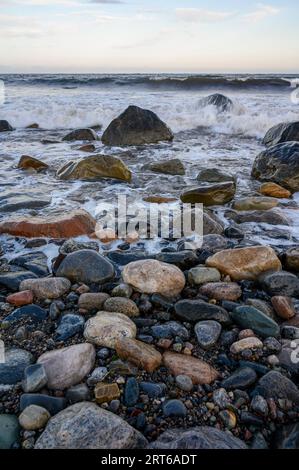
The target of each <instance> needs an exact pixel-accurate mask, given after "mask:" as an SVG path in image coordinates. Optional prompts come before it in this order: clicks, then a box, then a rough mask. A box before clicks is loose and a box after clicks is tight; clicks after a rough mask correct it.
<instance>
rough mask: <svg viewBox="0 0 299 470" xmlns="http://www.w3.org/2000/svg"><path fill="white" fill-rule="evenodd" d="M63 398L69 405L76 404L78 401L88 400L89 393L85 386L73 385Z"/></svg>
mask: <svg viewBox="0 0 299 470" xmlns="http://www.w3.org/2000/svg"><path fill="white" fill-rule="evenodd" d="M65 398H66V399H67V401H68V402H69V403H71V404H73V403H78V402H80V401H89V400H90V398H91V397H90V391H89V388H88V387H87V385H86V384H84V383H83V384H78V385H73V386H72V387H70V388H68V389H67V391H66V394H65Z"/></svg>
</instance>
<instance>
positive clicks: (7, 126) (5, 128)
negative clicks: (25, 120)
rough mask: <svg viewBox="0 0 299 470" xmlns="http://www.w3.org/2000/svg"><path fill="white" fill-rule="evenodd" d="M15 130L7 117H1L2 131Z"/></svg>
mask: <svg viewBox="0 0 299 470" xmlns="http://www.w3.org/2000/svg"><path fill="white" fill-rule="evenodd" d="M8 131H13V127H12V126H11V125H10V124H9V122H8V121H6V120H5V119H1V121H0V132H8Z"/></svg>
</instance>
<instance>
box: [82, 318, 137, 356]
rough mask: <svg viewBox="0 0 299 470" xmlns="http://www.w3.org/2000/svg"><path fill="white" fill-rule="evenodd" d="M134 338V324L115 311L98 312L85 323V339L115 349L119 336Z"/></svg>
mask: <svg viewBox="0 0 299 470" xmlns="http://www.w3.org/2000/svg"><path fill="white" fill-rule="evenodd" d="M123 336H125V337H128V338H135V336H136V326H135V324H134V323H133V322H132V320H130V318H129V317H127V316H126V315H123V314H122V313H117V312H114V313H112V312H104V311H103V312H98V313H97V315H96V316H95V317H92V318H90V319H89V320H88V321H87V322H86V323H85V329H84V337H85V338H86V340H87V341H89V342H91V343H93V344H96V345H97V346H104V347H107V348H112V349H115V345H116V342H117V340H118V339H119V338H121V337H123Z"/></svg>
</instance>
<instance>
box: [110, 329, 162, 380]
mask: <svg viewBox="0 0 299 470" xmlns="http://www.w3.org/2000/svg"><path fill="white" fill-rule="evenodd" d="M115 349H116V352H117V354H118V355H119V357H120V358H121V359H124V360H128V361H130V362H132V363H133V364H135V365H136V366H138V367H139V368H141V369H144V370H146V371H147V372H153V371H154V370H155V369H156V368H157V367H159V365H160V364H161V362H162V356H161V354H160V353H159V351H157V350H156V349H155V348H154V347H153V346H151V345H149V344H147V343H143V342H142V341H137V340H136V339H130V338H126V337H123V338H119V339H118V340H117V341H116V345H115Z"/></svg>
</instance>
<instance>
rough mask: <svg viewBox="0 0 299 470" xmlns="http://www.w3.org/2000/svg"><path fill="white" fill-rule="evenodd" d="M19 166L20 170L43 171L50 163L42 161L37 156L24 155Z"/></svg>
mask: <svg viewBox="0 0 299 470" xmlns="http://www.w3.org/2000/svg"><path fill="white" fill-rule="evenodd" d="M18 168H19V169H20V170H36V171H43V170H46V169H47V168H49V165H47V164H46V163H43V162H41V161H40V160H38V159H37V158H34V157H30V156H28V155H22V157H21V158H20V160H19V163H18Z"/></svg>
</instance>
